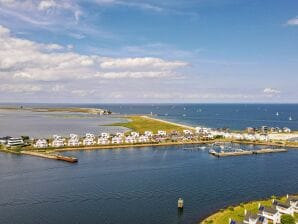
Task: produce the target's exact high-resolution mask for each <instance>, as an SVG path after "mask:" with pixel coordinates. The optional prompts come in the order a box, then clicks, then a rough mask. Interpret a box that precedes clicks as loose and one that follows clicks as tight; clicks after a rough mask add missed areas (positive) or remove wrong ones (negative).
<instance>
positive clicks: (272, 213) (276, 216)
mask: <svg viewBox="0 0 298 224" xmlns="http://www.w3.org/2000/svg"><path fill="white" fill-rule="evenodd" d="M258 215H260V216H263V217H265V218H266V219H268V220H269V221H271V222H272V223H273V224H277V223H280V218H281V214H280V212H279V211H277V210H276V209H275V208H272V207H264V206H259V212H258Z"/></svg>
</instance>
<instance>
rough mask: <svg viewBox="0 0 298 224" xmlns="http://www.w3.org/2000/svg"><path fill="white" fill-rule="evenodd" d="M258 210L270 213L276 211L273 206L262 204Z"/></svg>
mask: <svg viewBox="0 0 298 224" xmlns="http://www.w3.org/2000/svg"><path fill="white" fill-rule="evenodd" d="M259 211H262V212H266V213H270V214H275V213H276V212H277V210H276V209H275V208H272V207H264V206H261V207H260V208H259Z"/></svg>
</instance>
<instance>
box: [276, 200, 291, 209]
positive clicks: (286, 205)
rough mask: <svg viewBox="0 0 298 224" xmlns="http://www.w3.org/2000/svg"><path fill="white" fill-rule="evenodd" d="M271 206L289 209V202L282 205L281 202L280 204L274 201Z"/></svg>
mask: <svg viewBox="0 0 298 224" xmlns="http://www.w3.org/2000/svg"><path fill="white" fill-rule="evenodd" d="M273 205H275V206H279V207H282V208H289V207H291V205H290V203H289V202H286V203H283V202H280V201H274V202H273Z"/></svg>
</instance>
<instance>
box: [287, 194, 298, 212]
mask: <svg viewBox="0 0 298 224" xmlns="http://www.w3.org/2000/svg"><path fill="white" fill-rule="evenodd" d="M287 203H289V204H290V205H291V206H292V207H293V209H294V212H295V213H298V196H289V195H287Z"/></svg>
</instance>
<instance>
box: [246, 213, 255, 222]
mask: <svg viewBox="0 0 298 224" xmlns="http://www.w3.org/2000/svg"><path fill="white" fill-rule="evenodd" d="M249 219H255V220H256V219H258V215H257V214H254V213H251V212H247V213H246V215H245V216H244V221H249Z"/></svg>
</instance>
